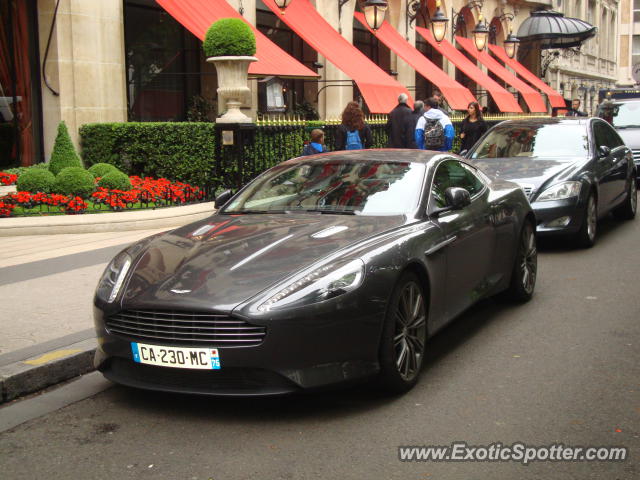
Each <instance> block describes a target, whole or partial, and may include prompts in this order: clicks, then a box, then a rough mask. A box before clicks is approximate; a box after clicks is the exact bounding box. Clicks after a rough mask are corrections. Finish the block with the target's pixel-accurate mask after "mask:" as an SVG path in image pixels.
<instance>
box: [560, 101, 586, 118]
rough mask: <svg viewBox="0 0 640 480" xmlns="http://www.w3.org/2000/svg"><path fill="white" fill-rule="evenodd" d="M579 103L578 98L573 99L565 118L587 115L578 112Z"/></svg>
mask: <svg viewBox="0 0 640 480" xmlns="http://www.w3.org/2000/svg"><path fill="white" fill-rule="evenodd" d="M581 103H582V102H580V99H579V98H574V99H573V100H572V101H571V109H570V110H569V111H568V112H567V113H566V114H565V117H586V116H587V114H586V113H585V112H581V111H580V104H581Z"/></svg>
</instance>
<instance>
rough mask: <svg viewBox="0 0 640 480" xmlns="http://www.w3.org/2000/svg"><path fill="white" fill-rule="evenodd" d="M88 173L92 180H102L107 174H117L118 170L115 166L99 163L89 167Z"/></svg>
mask: <svg viewBox="0 0 640 480" xmlns="http://www.w3.org/2000/svg"><path fill="white" fill-rule="evenodd" d="M88 171H89V173H90V174H91V175H93V176H94V178H102V177H104V176H105V175H106V174H107V173H111V172H119V171H120V170H118V169H117V168H116V167H115V166H113V165H111V164H110V163H104V162H101V163H96V164H95V165H91V166H90V167H89V169H88ZM121 173H122V172H121Z"/></svg>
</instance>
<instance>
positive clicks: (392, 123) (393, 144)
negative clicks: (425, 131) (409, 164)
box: [387, 93, 415, 148]
mask: <svg viewBox="0 0 640 480" xmlns="http://www.w3.org/2000/svg"><path fill="white" fill-rule="evenodd" d="M408 100H409V96H408V95H407V94H406V93H401V94H400V95H399V96H398V105H397V106H396V107H395V108H394V109H393V110H391V112H390V113H389V118H388V120H387V135H388V137H389V141H388V142H387V146H388V147H389V148H415V143H414V141H413V131H414V129H415V123H414V121H413V111H412V110H411V107H410V106H409V105H407V101H408Z"/></svg>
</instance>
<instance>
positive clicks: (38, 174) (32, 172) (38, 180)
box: [16, 168, 56, 193]
mask: <svg viewBox="0 0 640 480" xmlns="http://www.w3.org/2000/svg"><path fill="white" fill-rule="evenodd" d="M55 181H56V177H55V175H54V174H53V173H51V172H50V171H49V170H48V169H42V168H29V169H25V170H24V172H23V173H22V174H21V175H20V176H19V177H18V182H17V185H16V188H17V190H18V191H19V192H33V193H36V192H43V193H49V192H50V191H51V190H52V189H53V184H54V183H55Z"/></svg>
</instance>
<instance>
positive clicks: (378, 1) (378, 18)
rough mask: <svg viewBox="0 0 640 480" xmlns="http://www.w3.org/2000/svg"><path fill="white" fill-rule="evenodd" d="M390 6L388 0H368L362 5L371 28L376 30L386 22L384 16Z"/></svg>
mask: <svg viewBox="0 0 640 480" xmlns="http://www.w3.org/2000/svg"><path fill="white" fill-rule="evenodd" d="M388 7H389V5H388V4H387V2H386V0H367V1H366V2H364V4H363V5H362V11H363V13H364V18H365V20H366V21H367V25H369V28H370V29H371V30H373V31H374V32H376V31H377V30H378V29H379V28H380V27H382V22H384V16H385V13H386V11H387V8H388Z"/></svg>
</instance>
